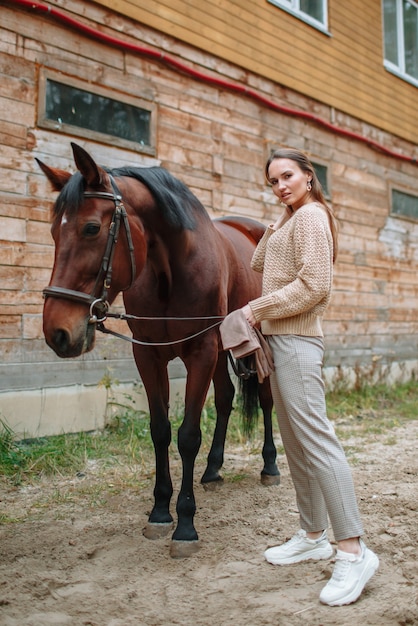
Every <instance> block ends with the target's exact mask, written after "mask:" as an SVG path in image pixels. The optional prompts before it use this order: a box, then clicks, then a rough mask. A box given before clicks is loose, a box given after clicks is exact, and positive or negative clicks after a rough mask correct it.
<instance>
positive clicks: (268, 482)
mask: <svg viewBox="0 0 418 626" xmlns="http://www.w3.org/2000/svg"><path fill="white" fill-rule="evenodd" d="M260 482H261V484H262V485H263V486H264V487H272V486H273V485H280V474H275V475H272V474H261V476H260Z"/></svg>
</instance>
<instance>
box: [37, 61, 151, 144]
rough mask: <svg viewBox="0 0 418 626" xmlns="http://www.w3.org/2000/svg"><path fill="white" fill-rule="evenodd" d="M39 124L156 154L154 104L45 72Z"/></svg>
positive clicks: (42, 80)
mask: <svg viewBox="0 0 418 626" xmlns="http://www.w3.org/2000/svg"><path fill="white" fill-rule="evenodd" d="M39 92H40V108H39V113H38V125H39V126H41V127H44V128H49V129H51V130H54V131H57V132H63V133H67V134H70V135H77V136H82V137H87V138H89V139H95V140H97V141H100V142H103V143H111V144H112V145H113V146H118V147H126V148H128V149H131V150H136V151H139V152H146V153H148V154H154V153H155V140H154V137H155V130H154V127H155V119H154V118H155V108H154V105H153V103H150V102H148V101H146V100H142V99H140V98H135V97H133V96H128V95H125V94H120V93H117V94H114V93H113V92H110V91H109V90H107V89H104V88H101V87H97V86H94V87H92V85H91V83H89V84H85V83H83V82H82V81H79V80H77V79H68V77H62V76H61V75H59V74H55V73H52V72H49V71H45V72H43V73H42V74H41V79H40V90H39Z"/></svg>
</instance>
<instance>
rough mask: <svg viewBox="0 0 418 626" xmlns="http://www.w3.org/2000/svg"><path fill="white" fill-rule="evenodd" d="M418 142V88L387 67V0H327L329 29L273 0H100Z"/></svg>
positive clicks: (337, 108) (106, 4) (235, 62)
mask: <svg viewBox="0 0 418 626" xmlns="http://www.w3.org/2000/svg"><path fill="white" fill-rule="evenodd" d="M96 1H97V2H99V3H100V4H102V5H105V6H107V7H109V8H111V9H113V10H116V11H119V12H120V13H122V14H124V15H127V16H129V17H131V18H133V19H135V20H137V21H138V22H140V23H142V24H146V25H148V26H151V27H153V28H155V29H157V30H159V31H161V32H164V33H167V34H169V35H171V36H173V37H176V38H178V39H179V40H181V41H184V42H187V43H189V44H190V45H192V46H194V47H196V48H200V49H202V50H210V51H211V52H212V54H213V55H215V56H218V57H219V58H220V59H225V60H227V61H229V62H231V63H234V64H236V65H237V66H238V67H242V68H244V69H245V70H250V71H251V72H254V73H256V74H258V75H260V76H263V77H265V78H268V79H269V80H271V81H273V82H276V83H278V84H279V85H282V86H284V87H287V88H289V89H292V90H295V91H296V92H299V93H302V94H305V95H307V96H309V97H310V98H313V99H314V100H317V101H318V102H324V103H325V104H327V105H328V106H329V107H334V108H335V109H336V111H337V112H338V111H342V112H343V113H347V114H348V115H351V116H353V117H356V118H358V119H359V120H364V121H365V122H367V123H368V124H371V125H373V126H376V127H378V128H382V129H384V130H386V131H388V132H389V133H391V134H393V135H397V136H399V137H402V138H404V139H406V140H408V141H411V142H413V143H418V124H417V108H418V89H417V87H416V86H413V85H412V84H409V83H408V82H405V81H404V80H401V79H400V78H398V77H396V76H394V75H393V74H391V73H389V72H387V71H386V70H385V69H384V66H383V31H382V29H383V26H382V24H383V21H382V9H381V5H382V2H381V0H368V1H367V2H364V0H353V1H352V2H341V1H340V0H328V18H329V24H328V30H329V35H327V34H324V33H323V32H321V31H319V30H317V29H315V28H313V27H311V26H309V25H307V24H306V23H305V22H303V21H302V20H300V19H298V18H297V17H295V16H293V15H290V14H289V13H287V12H286V11H284V10H283V9H280V8H279V7H277V6H275V5H272V4H271V3H270V2H268V0H223V1H222V2H219V0H158V2H149V1H148V0H96Z"/></svg>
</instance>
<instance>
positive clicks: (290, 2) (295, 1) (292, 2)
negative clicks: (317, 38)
mask: <svg viewBox="0 0 418 626" xmlns="http://www.w3.org/2000/svg"><path fill="white" fill-rule="evenodd" d="M267 1H268V2H270V4H274V5H275V6H277V7H280V8H281V9H283V10H284V11H287V12H288V13H291V15H294V16H295V17H298V18H299V19H300V20H302V21H303V22H306V23H307V24H309V25H310V26H313V27H314V28H317V29H318V30H320V31H322V32H323V33H325V34H326V35H329V32H328V0H321V1H322V8H323V13H324V21H323V22H320V21H319V20H316V19H315V18H314V17H312V16H311V15H309V13H305V12H304V11H302V10H301V9H300V0H267Z"/></svg>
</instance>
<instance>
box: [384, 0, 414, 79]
mask: <svg viewBox="0 0 418 626" xmlns="http://www.w3.org/2000/svg"><path fill="white" fill-rule="evenodd" d="M384 2H385V0H382V30H383V65H384V67H385V69H386V70H387V71H388V72H390V73H391V74H395V75H396V76H398V78H401V79H403V80H405V81H406V82H408V83H411V84H412V85H415V87H418V77H417V78H415V77H414V76H411V74H408V73H407V72H406V71H405V43H404V11H403V0H395V2H396V21H397V25H396V46H397V55H398V64H395V63H393V62H392V61H389V60H388V59H386V45H385V7H384ZM407 2H408V3H409V4H410V5H411V6H413V7H415V9H416V11H417V19H418V2H416V0H407Z"/></svg>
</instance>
